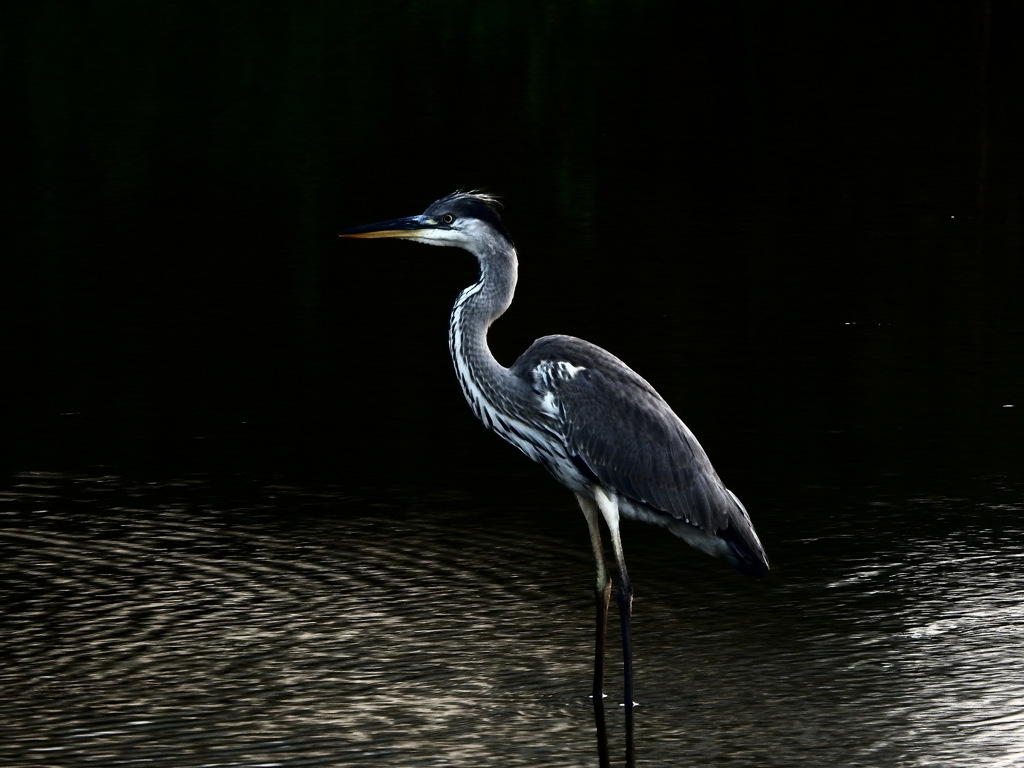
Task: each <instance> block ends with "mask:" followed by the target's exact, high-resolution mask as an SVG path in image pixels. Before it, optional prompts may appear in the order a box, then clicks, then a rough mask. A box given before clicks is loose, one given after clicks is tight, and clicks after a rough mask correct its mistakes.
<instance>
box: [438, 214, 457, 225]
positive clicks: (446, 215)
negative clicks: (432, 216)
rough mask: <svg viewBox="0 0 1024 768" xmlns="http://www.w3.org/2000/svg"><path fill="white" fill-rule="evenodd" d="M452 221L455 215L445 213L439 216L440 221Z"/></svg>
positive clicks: (449, 222) (445, 222)
mask: <svg viewBox="0 0 1024 768" xmlns="http://www.w3.org/2000/svg"><path fill="white" fill-rule="evenodd" d="M453 221H455V217H454V216H452V215H451V214H450V213H446V214H445V215H444V216H442V217H441V222H442V223H444V224H451V223H452V222H453Z"/></svg>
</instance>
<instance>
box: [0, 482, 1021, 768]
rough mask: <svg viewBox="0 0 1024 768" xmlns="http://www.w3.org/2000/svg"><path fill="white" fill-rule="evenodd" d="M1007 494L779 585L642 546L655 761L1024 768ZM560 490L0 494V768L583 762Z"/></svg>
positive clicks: (963, 505) (586, 745)
mask: <svg viewBox="0 0 1024 768" xmlns="http://www.w3.org/2000/svg"><path fill="white" fill-rule="evenodd" d="M1000 483H1001V481H1000V480H999V479H990V480H984V481H979V487H984V488H987V489H988V490H987V493H988V494H989V499H988V501H987V502H985V505H986V506H985V508H984V509H979V503H978V502H971V501H967V500H961V499H949V498H906V499H902V500H900V501H898V502H897V501H894V500H892V499H889V500H887V501H886V502H885V503H878V504H874V505H868V506H867V507H866V508H865V509H863V510H861V511H860V513H859V514H858V515H857V516H856V519H855V516H853V515H851V516H850V518H849V519H848V520H845V521H844V520H833V521H832V522H831V523H830V524H829V525H828V526H827V527H825V526H823V527H822V528H821V530H826V531H827V533H826V534H825V535H823V536H818V535H815V533H814V532H815V529H814V528H813V526H811V527H810V531H809V532H810V533H811V534H812V535H809V536H808V537H806V538H802V537H800V536H788V537H787V536H777V535H775V533H773V532H772V530H771V526H770V525H769V526H768V527H767V528H766V535H765V538H766V539H767V540H774V542H773V543H774V544H775V547H774V548H773V551H772V554H773V556H774V559H775V563H776V569H775V570H774V571H773V572H772V574H771V576H770V577H769V578H767V579H765V580H764V581H762V582H755V581H750V580H746V579H744V578H742V577H740V576H737V575H734V574H733V573H731V572H730V571H728V570H727V569H725V568H723V567H721V566H720V565H719V564H717V563H715V562H713V561H711V560H708V559H706V558H704V557H703V556H700V555H698V554H696V553H694V552H692V551H690V550H688V549H687V548H686V547H685V545H683V544H682V543H681V542H679V541H677V540H675V539H672V538H671V537H669V536H667V535H665V534H664V533H663V532H662V531H659V530H655V529H651V528H648V527H646V526H640V525H628V526H627V527H626V528H625V529H624V530H625V537H626V546H627V558H628V559H629V560H630V561H631V571H632V574H633V577H634V580H635V582H636V588H637V599H636V606H635V612H634V617H635V618H634V642H635V646H636V647H635V654H636V667H637V697H638V699H639V703H640V707H639V708H638V709H637V710H636V748H637V758H638V764H641V765H644V764H646V765H778V766H793V765H807V766H821V765H886V766H889V765H908V766H910V765H943V766H950V765H963V766H968V765H970V766H975V765H988V766H1000V765H1002V766H1010V765H1019V764H1021V761H1024V678H1022V677H1021V675H1020V664H1021V661H1022V660H1024V659H1022V656H1024V652H1022V650H1021V649H1022V648H1024V577H1022V576H1021V572H1022V565H1024V560H1022V558H1024V547H1022V544H1024V531H1022V527H1021V525H1020V523H1019V514H1020V507H1019V504H1016V502H1015V501H1014V499H1015V492H1014V490H1013V489H1010V488H1006V487H1004V486H1002V485H1001V484H1000ZM816 493H818V494H819V495H820V498H818V499H816V500H815V501H822V502H823V501H826V500H827V499H828V497H829V495H830V494H831V493H832V492H831V491H828V490H821V491H818V492H816ZM551 499H552V501H553V503H554V505H555V506H554V511H558V512H559V514H558V515H554V514H550V512H551V511H552V510H543V509H534V510H526V511H523V512H519V513H515V514H513V513H512V512H511V511H510V510H509V509H508V508H507V507H505V508H502V507H501V505H498V506H499V508H498V509H484V508H481V507H480V505H479V504H478V502H477V500H475V499H472V498H466V497H462V496H457V495H452V496H451V498H443V497H438V498H433V499H398V498H392V499H388V500H384V501H381V500H377V501H369V500H367V499H362V498H355V497H353V496H350V495H347V494H346V493H345V491H344V490H343V489H340V488H333V487H295V486H284V485H273V484H268V483H266V482H262V481H255V480H246V479H239V478H234V479H231V480H227V481H225V480H213V479H211V478H206V477H188V478H184V479H181V480H175V481H167V482H159V483H152V482H150V483H140V482H134V481H130V480H127V479H124V478H121V477H116V476H65V475H51V474H33V473H25V474H21V475H18V476H15V477H13V478H10V482H9V484H8V486H7V489H6V491H5V492H4V494H3V496H2V502H3V507H2V517H0V520H2V528H0V547H2V549H0V555H2V558H0V600H2V606H3V611H4V618H3V623H2V629H0V642H2V648H3V666H2V668H0V689H2V690H3V693H4V697H5V699H6V701H5V704H4V707H3V713H2V714H0V730H2V732H3V739H2V742H0V764H3V765H12V766H16V765H17V766H20V765H26V766H28V765H52V766H68V765H135V764H143V765H166V766H220V765H369V764H375V765H402V766H406V765H408V766H415V765H465V766H479V765H596V764H597V750H596V744H595V731H594V719H593V713H592V710H591V706H590V702H589V699H588V697H587V693H588V688H589V675H590V663H591V658H590V654H591V619H592V616H591V612H592V604H591V596H590V594H589V591H588V590H589V585H590V583H591V563H590V554H589V551H588V548H589V547H588V543H587V539H586V533H585V526H584V524H583V521H582V518H580V519H578V520H577V519H576V516H578V512H577V511H575V510H574V509H573V507H572V504H571V502H572V499H571V498H568V499H562V497H561V496H559V495H558V492H557V489H552V494H551ZM559 501H564V503H563V504H561V506H559V505H558V504H559ZM968 510H971V511H972V512H973V516H972V519H973V520H975V521H978V520H982V521H984V522H983V523H978V522H974V523H970V524H968V523H967V522H966V519H967V517H966V515H965V514H964V513H965V512H967V511H968ZM925 517H926V518H927V519H928V520H929V521H930V523H929V525H928V527H927V530H926V531H925V532H923V533H921V534H920V535H919V536H918V537H916V538H911V539H909V540H908V539H904V538H899V537H894V536H893V535H892V530H893V529H896V530H906V529H905V525H904V523H905V521H906V520H912V519H915V518H925ZM901 521H903V522H901ZM762 527H764V526H762ZM839 551H842V552H843V553H844V554H843V555H842V556H835V553H836V552H839ZM617 651H618V649H617V645H616V644H615V643H614V642H613V644H612V648H611V653H610V659H611V661H612V663H611V664H610V665H609V683H608V686H607V690H608V693H609V705H608V707H607V711H608V721H609V729H610V732H609V741H610V745H611V752H612V756H613V759H614V760H619V759H621V755H622V754H623V750H622V746H621V745H622V738H623V733H622V723H621V710H619V709H618V708H617V707H615V706H613V703H614V702H615V701H616V700H617V697H618V696H620V695H621V683H620V681H619V679H618V672H619V666H618V663H617V661H618V657H617Z"/></svg>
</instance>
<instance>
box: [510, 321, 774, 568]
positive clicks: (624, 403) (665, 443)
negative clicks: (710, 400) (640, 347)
mask: <svg viewBox="0 0 1024 768" xmlns="http://www.w3.org/2000/svg"><path fill="white" fill-rule="evenodd" d="M523 357H524V358H527V357H529V358H532V359H531V360H523V362H524V363H528V364H530V363H532V371H533V375H534V376H535V377H538V378H543V379H544V381H543V382H538V384H539V385H541V386H544V387H547V391H548V392H551V393H553V397H554V399H555V402H557V405H558V409H559V411H560V413H559V416H560V419H561V421H562V425H563V427H562V428H563V435H564V439H565V443H566V448H567V450H568V451H569V453H570V455H571V457H572V458H573V461H574V463H576V464H577V466H578V467H579V468H580V469H581V470H584V469H585V470H587V471H589V472H590V473H591V474H592V475H593V477H594V479H596V480H597V481H598V482H600V483H601V484H602V485H604V486H606V487H609V488H612V489H614V490H616V491H618V492H619V493H620V494H622V495H624V496H626V497H628V498H630V499H632V500H634V501H636V502H640V503H642V504H644V505H646V506H647V507H649V508H651V509H652V510H655V511H658V512H661V513H664V514H667V515H670V516H671V517H673V518H675V519H676V520H680V521H683V522H686V523H689V524H690V525H693V526H696V527H697V528H699V529H701V530H702V531H704V532H705V533H708V534H710V535H712V536H717V537H722V538H725V539H728V540H735V544H736V545H737V546H738V547H739V548H740V550H745V552H741V553H738V554H743V555H749V556H750V557H751V559H752V560H754V561H756V560H760V561H762V562H763V561H764V551H763V549H762V548H761V545H760V542H759V541H758V539H757V536H756V534H755V533H754V532H753V527H752V525H751V523H750V519H749V516H748V515H747V513H746V510H745V509H744V508H743V505H742V504H740V502H739V500H738V499H737V498H736V497H735V495H734V494H733V493H732V492H731V491H730V490H728V489H727V488H726V487H725V485H724V484H723V483H722V481H721V480H720V479H719V477H718V474H717V473H716V472H715V470H714V467H712V466H711V461H710V460H709V459H708V457H707V454H706V453H704V449H703V448H701V446H700V443H698V442H697V438H696V437H694V435H693V433H692V432H690V430H689V429H688V428H687V427H686V425H685V424H683V422H682V421H681V420H680V419H679V417H678V416H676V414H675V413H674V412H673V411H672V409H671V408H670V407H669V406H668V404H667V403H666V402H665V401H664V399H662V397H661V396H660V395H659V394H658V393H657V391H655V389H654V388H653V387H652V386H651V385H650V384H648V383H647V381H645V380H644V379H643V378H641V377H640V376H639V375H638V374H636V373H635V372H634V371H633V370H632V369H630V368H629V367H628V366H627V365H626V364H625V363H623V362H622V361H621V360H619V359H618V358H616V357H615V356H613V355H612V354H610V353H609V352H606V351H605V350H603V349H601V348H600V347H596V346H594V345H592V344H590V343H589V342H585V341H582V340H580V339H574V338H572V337H566V336H553V337H545V338H543V339H539V340H538V341H537V342H535V343H534V345H533V346H532V347H531V348H530V349H529V350H527V353H526V354H524V356H523ZM521 360H522V359H521ZM554 361H564V362H565V363H568V364H569V365H570V366H572V367H571V368H570V369H566V368H565V367H562V368H561V373H562V375H561V376H551V375H550V365H551V363H553V362H554ZM545 363H547V364H548V369H547V370H546V369H545ZM516 365H517V366H518V365H519V362H517V363H516ZM567 370H568V374H569V375H566V372H567ZM581 465H582V466H581ZM741 559H746V557H745V556H744V557H741ZM750 565H751V566H752V567H753V568H754V570H756V565H757V564H756V563H755V562H752V563H751V564H750ZM745 570H746V569H745Z"/></svg>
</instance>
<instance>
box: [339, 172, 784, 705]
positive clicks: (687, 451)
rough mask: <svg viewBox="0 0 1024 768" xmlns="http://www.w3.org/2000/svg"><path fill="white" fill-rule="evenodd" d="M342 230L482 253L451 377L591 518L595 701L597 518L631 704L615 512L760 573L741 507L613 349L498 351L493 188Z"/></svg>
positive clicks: (459, 305) (514, 268)
mask: <svg viewBox="0 0 1024 768" xmlns="http://www.w3.org/2000/svg"><path fill="white" fill-rule="evenodd" d="M340 237H350V238H385V237H386V238H402V239H406V240H412V241H414V242H417V243H425V244H427V245H442V246H453V247H456V248H462V249H464V250H467V251H469V252H470V253H471V254H473V255H474V256H475V257H476V259H477V261H478V262H479V265H480V275H479V279H478V280H477V281H476V282H475V283H474V284H473V285H471V286H469V287H468V288H466V289H465V290H464V291H462V293H460V294H459V297H458V299H457V300H456V301H455V306H454V308H453V309H452V315H451V322H450V325H449V332H448V343H449V348H450V350H451V355H452V360H453V361H454V363H455V373H456V376H457V377H458V380H459V384H460V385H461V387H462V392H463V394H464V395H465V396H466V400H467V401H469V405H470V407H471V408H472V409H473V413H475V414H476V417H477V418H478V419H479V420H480V421H482V422H483V423H484V425H485V426H487V428H488V429H490V430H491V431H493V432H497V433H498V434H499V435H500V436H501V437H503V438H504V439H505V440H507V441H508V442H509V443H511V444H512V445H514V446H515V447H516V448H518V449H519V450H520V451H522V452H523V453H525V454H526V455H527V456H529V457H530V458H531V459H533V460H534V461H536V462H538V463H539V464H541V465H543V467H544V468H545V469H547V470H548V472H550V473H551V474H552V475H554V476H555V478H556V479H557V480H558V481H559V482H560V483H561V484H562V485H564V486H565V487H566V488H568V489H569V490H570V491H572V492H573V493H574V494H575V495H576V499H577V500H578V501H579V505H580V507H581V508H582V510H583V514H584V516H585V517H586V520H587V526H588V527H589V529H590V543H591V546H592V547H593V550H594V559H595V560H596V563H597V581H596V585H595V595H596V602H597V626H596V640H595V648H594V683H593V696H594V700H595V705H596V703H597V702H598V701H599V700H600V699H601V697H602V687H603V678H604V656H605V635H606V630H607V623H608V605H609V602H610V600H611V591H612V579H611V576H610V574H609V572H608V569H607V568H606V566H605V560H604V554H603V550H604V547H603V544H602V540H601V529H600V521H601V520H604V523H605V526H606V527H607V528H608V532H609V534H610V537H611V544H612V550H613V552H614V554H615V561H616V564H617V565H618V569H619V589H618V593H617V599H618V603H619V612H620V617H621V628H622V654H623V667H624V678H625V692H624V694H625V696H624V698H625V706H626V708H627V711H630V710H631V709H632V706H633V675H632V658H631V656H632V654H631V651H630V630H629V627H630V617H631V614H632V604H633V587H632V584H631V582H630V579H629V574H628V573H627V571H626V560H625V558H624V557H623V554H622V540H621V536H620V534H619V520H620V518H621V517H627V518H632V519H637V520H643V521H645V522H648V523H656V524H658V525H661V526H664V527H665V528H667V529H668V530H670V531H671V532H672V533H674V534H675V535H676V536H678V537H680V538H681V539H683V540H684V541H685V542H686V543H688V544H690V545H691V546H693V547H695V548H697V549H699V550H701V551H703V552H706V553H708V554H710V555H715V556H717V557H721V558H724V559H725V560H727V561H728V562H729V563H731V564H732V565H733V566H734V567H736V568H737V569H738V570H740V571H742V572H745V573H748V574H753V575H757V576H760V575H762V574H763V573H764V572H765V570H766V569H767V568H768V560H767V558H766V557H765V553H764V548H763V547H762V546H761V542H760V540H759V539H758V537H757V534H756V533H755V531H754V526H753V525H752V523H751V522H750V516H749V515H748V514H747V510H746V509H745V508H744V507H743V504H741V503H740V500H739V499H738V498H736V495H735V494H734V493H732V491H730V490H729V489H728V488H726V487H725V485H724V484H723V483H722V481H721V480H720V479H719V477H718V474H717V473H716V472H715V470H714V468H713V467H712V466H711V462H710V460H709V459H708V457H707V454H706V453H704V450H703V449H702V448H701V446H700V444H699V443H698V442H697V438H696V437H694V436H693V433H692V432H691V431H690V430H689V429H688V428H687V427H686V425H685V424H683V422H682V421H681V420H680V419H679V417H678V416H676V414H675V413H674V412H673V411H672V409H671V408H670V407H669V406H668V404H667V403H666V402H665V401H664V400H663V399H662V397H661V396H660V395H659V394H658V393H657V392H656V391H655V389H654V387H652V386H651V385H650V384H648V383H647V381H646V380H644V379H643V378H641V377H640V376H639V375H638V374H636V373H635V372H634V371H633V370H632V369H631V368H630V367H629V366H627V365H626V364H625V363H623V362H622V361H621V360H619V359H618V358H617V357H615V356H614V355H612V354H611V353H609V352H606V351H605V350H603V349H601V348H600V347H598V346H595V345H594V344H591V343H590V342H587V341H584V340H582V339H577V338H574V337H572V336H545V337H543V338H540V339H537V341H535V342H534V343H533V344H532V345H531V346H530V348H529V349H527V350H526V352H524V353H523V354H522V355H521V356H520V357H519V359H518V360H516V361H515V362H514V363H513V364H512V366H511V367H510V368H506V367H504V366H503V365H501V364H500V363H499V362H498V361H497V360H496V359H495V358H494V356H493V355H492V354H491V351H490V348H489V347H488V344H487V331H488V329H489V328H490V326H491V324H492V323H494V321H495V320H497V319H498V318H499V317H501V315H503V314H504V313H505V311H506V310H507V309H508V308H509V306H510V304H511V303H512V296H513V293H514V291H515V287H516V279H517V272H518V260H517V254H516V248H515V246H514V245H513V243H512V238H511V237H510V236H509V234H508V232H507V231H506V230H505V227H504V225H503V224H502V222H501V218H500V216H499V215H498V212H497V209H496V201H495V199H494V198H493V197H491V196H489V195H485V194H481V193H476V192H456V193H455V194H452V195H448V196H447V197H443V198H441V199H440V200H437V201H436V202H434V203H432V204H431V205H430V207H428V208H427V209H426V211H424V212H423V213H422V214H419V215H417V216H409V217H407V218H402V219H393V220H391V221H382V222H378V223H376V224H369V225H365V226H361V227H355V228H353V229H349V230H346V231H344V232H342V233H340Z"/></svg>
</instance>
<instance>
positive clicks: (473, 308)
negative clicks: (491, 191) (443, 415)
mask: <svg viewBox="0 0 1024 768" xmlns="http://www.w3.org/2000/svg"><path fill="white" fill-rule="evenodd" d="M477 259H478V260H479V262H480V279H479V280H477V282H476V283H474V284H473V285H471V286H469V287H468V288H466V290H464V291H463V292H462V293H460V294H459V298H458V299H457V300H456V301H455V307H454V308H453V309H452V317H451V323H450V325H449V328H448V344H449V348H450V349H451V353H452V361H453V362H454V363H455V373H456V376H458V379H459V385H460V386H461V387H462V392H463V394H464V395H465V396H466V400H468V401H469V404H470V406H471V407H472V408H473V412H474V413H475V414H476V416H477V418H478V419H480V420H481V421H483V422H484V424H486V425H487V426H488V427H490V428H492V429H493V428H494V420H495V418H496V414H495V411H498V412H503V411H507V410H508V406H510V405H511V406H513V407H514V405H515V403H516V401H518V400H519V399H520V398H521V397H524V396H525V393H522V392H520V390H521V389H523V382H520V381H518V380H517V379H516V377H514V376H513V375H512V374H510V373H509V371H508V369H507V368H505V367H504V366H502V365H501V364H500V363H499V362H498V361H497V360H495V359H494V355H492V354H491V350H490V347H489V346H488V345H487V329H488V328H490V326H491V323H493V322H494V321H495V320H497V319H498V318H499V317H501V315H502V314H504V312H505V310H506V309H508V307H509V305H510V304H511V303H512V296H513V294H514V293H515V287H516V278H517V275H518V264H517V260H516V251H515V248H512V247H511V246H510V247H508V248H507V249H501V250H494V251H489V252H487V253H485V254H477Z"/></svg>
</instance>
